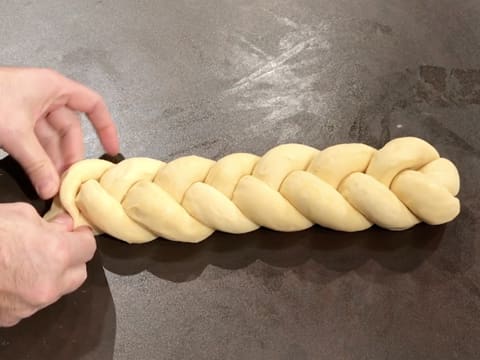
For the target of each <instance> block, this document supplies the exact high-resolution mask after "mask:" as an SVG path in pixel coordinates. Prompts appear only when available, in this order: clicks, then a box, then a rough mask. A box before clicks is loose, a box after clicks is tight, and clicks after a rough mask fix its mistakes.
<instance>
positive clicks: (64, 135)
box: [47, 107, 85, 173]
mask: <svg viewBox="0 0 480 360" xmlns="http://www.w3.org/2000/svg"><path fill="white" fill-rule="evenodd" d="M47 121H48V123H49V124H50V126H51V127H52V128H53V129H54V130H55V131H56V134H57V136H58V138H59V144H58V149H59V152H60V154H61V161H60V163H61V167H60V173H62V172H63V171H65V170H66V169H67V168H68V167H70V165H72V164H74V163H75V162H77V161H79V160H81V159H83V157H84V152H85V150H84V144H83V133H82V127H81V125H80V119H79V116H78V114H77V113H76V112H74V111H72V110H70V109H69V108H66V107H61V108H59V109H57V110H55V111H53V112H51V113H50V114H49V115H48V117H47Z"/></svg>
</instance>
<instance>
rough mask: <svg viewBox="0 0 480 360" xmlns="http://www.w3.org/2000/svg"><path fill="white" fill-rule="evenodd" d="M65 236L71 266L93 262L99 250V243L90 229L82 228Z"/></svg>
mask: <svg viewBox="0 0 480 360" xmlns="http://www.w3.org/2000/svg"><path fill="white" fill-rule="evenodd" d="M65 235H66V236H65V241H66V246H67V247H68V252H69V254H70V261H69V264H70V265H71V266H76V265H81V264H85V263H86V262H88V261H90V260H92V258H93V255H94V254H95V250H96V249H97V243H96V242H95V237H94V236H93V233H92V231H91V230H90V229H89V228H88V227H86V226H81V227H79V228H77V229H75V230H74V231H73V232H70V233H66V234H65Z"/></svg>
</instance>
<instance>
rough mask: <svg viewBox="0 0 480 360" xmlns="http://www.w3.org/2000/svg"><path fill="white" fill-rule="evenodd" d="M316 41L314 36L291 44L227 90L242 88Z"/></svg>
mask: <svg viewBox="0 0 480 360" xmlns="http://www.w3.org/2000/svg"><path fill="white" fill-rule="evenodd" d="M316 41H317V39H316V38H310V39H308V40H305V41H302V42H301V43H299V44H297V45H295V46H293V47H292V48H290V49H288V50H287V51H285V52H283V53H282V54H280V55H279V56H277V57H276V58H275V59H273V60H271V61H269V62H267V63H266V64H265V65H264V66H262V67H261V68H260V69H258V70H256V71H254V72H253V73H251V74H250V75H247V76H245V77H244V78H242V79H240V80H239V81H237V82H236V83H235V84H233V87H232V88H231V89H230V90H228V92H235V91H237V90H239V89H242V88H243V87H244V86H246V85H249V84H250V83H252V82H254V81H255V80H258V79H260V78H261V77H263V76H265V75H268V74H270V73H272V72H273V71H275V70H277V69H278V67H279V66H280V65H282V64H284V63H285V62H286V61H288V60H290V59H291V58H293V57H294V56H295V55H298V54H299V53H300V52H302V51H303V50H304V49H305V47H307V46H310V45H313V44H314V43H315V42H316Z"/></svg>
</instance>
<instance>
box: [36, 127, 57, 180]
mask: <svg viewBox="0 0 480 360" xmlns="http://www.w3.org/2000/svg"><path fill="white" fill-rule="evenodd" d="M34 132H35V134H36V136H37V138H38V141H39V142H40V145H42V147H43V148H44V149H45V152H46V153H47V155H48V157H49V158H50V159H51V160H52V162H53V164H54V166H55V168H56V169H57V172H58V173H59V174H61V173H62V170H63V156H62V152H61V149H60V136H59V134H58V133H57V131H56V130H55V129H54V128H53V127H52V126H51V125H50V123H49V122H48V121H47V119H46V118H40V119H39V120H38V121H37V122H36V123H35V127H34Z"/></svg>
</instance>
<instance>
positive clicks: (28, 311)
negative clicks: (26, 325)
mask: <svg viewBox="0 0 480 360" xmlns="http://www.w3.org/2000/svg"><path fill="white" fill-rule="evenodd" d="M36 312H37V311H36V310H35V309H34V308H32V307H28V308H24V309H22V310H20V311H19V312H18V316H19V317H20V318H21V319H26V318H29V317H30V316H32V315H33V314H35V313H36Z"/></svg>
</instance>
